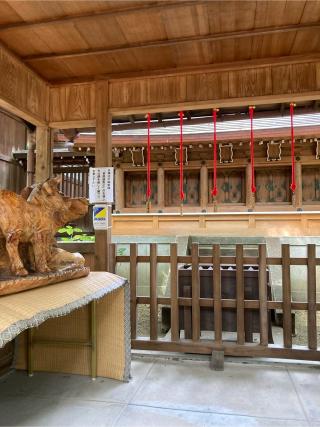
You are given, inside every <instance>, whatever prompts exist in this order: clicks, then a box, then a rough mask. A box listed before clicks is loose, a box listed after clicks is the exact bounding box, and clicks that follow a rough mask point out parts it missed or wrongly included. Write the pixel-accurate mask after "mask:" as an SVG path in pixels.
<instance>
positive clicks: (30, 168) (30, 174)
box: [27, 129, 36, 187]
mask: <svg viewBox="0 0 320 427" xmlns="http://www.w3.org/2000/svg"><path fill="white" fill-rule="evenodd" d="M27 132H28V134H27V149H28V153H27V186H28V187H29V186H30V185H32V184H33V180H34V172H35V148H36V134H35V131H31V130H30V129H28V131H27Z"/></svg>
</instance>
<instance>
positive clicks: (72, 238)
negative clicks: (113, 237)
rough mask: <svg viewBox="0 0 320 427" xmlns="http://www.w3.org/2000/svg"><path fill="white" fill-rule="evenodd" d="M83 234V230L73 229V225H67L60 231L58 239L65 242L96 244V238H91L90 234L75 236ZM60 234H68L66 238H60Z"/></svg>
mask: <svg viewBox="0 0 320 427" xmlns="http://www.w3.org/2000/svg"><path fill="white" fill-rule="evenodd" d="M75 233H82V229H81V228H78V227H72V226H71V225H66V226H65V227H62V228H60V229H59V230H58V237H59V239H60V240H61V241H63V242H94V241H95V236H89V235H88V234H85V233H82V234H75ZM59 234H67V235H68V237H66V236H59Z"/></svg>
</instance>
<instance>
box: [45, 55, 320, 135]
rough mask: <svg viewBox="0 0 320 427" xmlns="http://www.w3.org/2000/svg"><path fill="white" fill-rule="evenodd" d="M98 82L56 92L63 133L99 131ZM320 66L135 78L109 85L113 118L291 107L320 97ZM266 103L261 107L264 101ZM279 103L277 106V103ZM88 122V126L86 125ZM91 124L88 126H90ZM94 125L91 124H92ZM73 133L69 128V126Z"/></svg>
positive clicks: (54, 112) (53, 110) (53, 116)
mask: <svg viewBox="0 0 320 427" xmlns="http://www.w3.org/2000/svg"><path fill="white" fill-rule="evenodd" d="M95 91H96V85H95V83H94V82H85V83H77V84H70V85H67V84H64V85H61V86H54V87H51V88H50V118H49V121H50V124H51V125H52V126H54V125H55V124H56V125H57V126H59V127H62V125H63V123H64V122H65V123H66V124H69V125H70V126H71V124H72V123H71V122H74V125H75V126H77V125H78V126H79V127H80V126H82V127H86V126H94V121H95V110H94V103H95V96H96V93H95ZM319 91H320V62H319V61H317V60H314V61H313V62H312V61H311V60H310V61H308V62H303V63H293V64H279V63H274V64H271V63H270V64H268V63H266V64H260V65H257V66H256V67H254V66H253V65H248V66H247V67H246V66H245V65H244V64H242V65H241V66H238V68H235V66H233V68H232V65H230V66H229V68H228V67H226V69H222V70H211V71H190V73H187V72H185V73H183V74H171V75H159V76H147V77H141V78H140V77H132V78H129V77H128V78H121V79H113V80H110V81H109V100H108V101H109V106H110V109H111V111H112V112H113V114H121V113H122V112H123V113H124V114H126V113H128V114H129V113H133V112H135V111H137V112H138V111H146V110H147V109H149V110H150V111H161V110H163V111H165V110H169V109H172V110H178V109H179V108H183V104H188V107H189V108H196V107H197V105H200V104H202V105H207V106H209V105H213V104H214V103H216V104H218V105H219V104H220V106H222V105H225V106H227V105H229V104H230V105H245V104H247V103H248V102H249V100H247V101H246V100H245V98H251V99H253V98H254V99H253V101H250V102H256V103H259V102H260V103H265V102H266V99H265V97H267V98H268V99H270V102H289V100H290V96H291V95H292V94H294V95H295V96H294V97H293V98H292V99H294V100H297V99H299V95H300V94H301V98H302V99H303V97H305V96H307V95H304V94H306V93H308V95H310V96H309V98H308V99H313V98H314V99H317V98H319V97H320V92H319ZM259 97H261V101H259ZM272 97H274V100H272ZM81 122H82V123H81ZM86 122H88V123H86ZM89 122H90V123H89ZM66 127H67V126H66Z"/></svg>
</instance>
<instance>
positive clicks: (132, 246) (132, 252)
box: [130, 243, 138, 340]
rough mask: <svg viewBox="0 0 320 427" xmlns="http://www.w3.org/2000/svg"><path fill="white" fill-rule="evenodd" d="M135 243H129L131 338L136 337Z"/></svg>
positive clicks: (136, 251) (136, 252)
mask: <svg viewBox="0 0 320 427" xmlns="http://www.w3.org/2000/svg"><path fill="white" fill-rule="evenodd" d="M137 254H138V250H137V244H136V243H130V320H131V339H133V340H135V339H136V338H137Z"/></svg>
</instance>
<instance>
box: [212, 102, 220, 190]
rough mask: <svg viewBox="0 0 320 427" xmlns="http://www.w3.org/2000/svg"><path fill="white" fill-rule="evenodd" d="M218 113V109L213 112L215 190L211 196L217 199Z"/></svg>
mask: <svg viewBox="0 0 320 427" xmlns="http://www.w3.org/2000/svg"><path fill="white" fill-rule="evenodd" d="M217 111H219V109H218V108H214V109H213V112H212V116H213V189H212V191H211V194H212V196H213V197H215V196H216V195H217V194H218V190H217Z"/></svg>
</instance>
